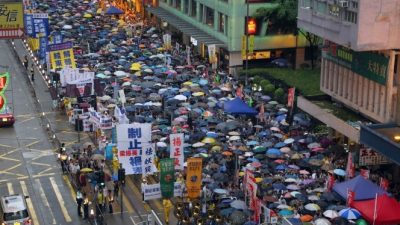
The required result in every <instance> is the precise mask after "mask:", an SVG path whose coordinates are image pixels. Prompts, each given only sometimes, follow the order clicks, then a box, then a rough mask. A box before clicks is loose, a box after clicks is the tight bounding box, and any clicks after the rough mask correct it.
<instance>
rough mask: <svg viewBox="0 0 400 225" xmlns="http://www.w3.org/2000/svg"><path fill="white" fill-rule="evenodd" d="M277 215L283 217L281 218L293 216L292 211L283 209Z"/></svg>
mask: <svg viewBox="0 0 400 225" xmlns="http://www.w3.org/2000/svg"><path fill="white" fill-rule="evenodd" d="M279 215H280V216H283V217H290V216H292V215H293V211H292V210H289V209H283V210H281V211H279Z"/></svg>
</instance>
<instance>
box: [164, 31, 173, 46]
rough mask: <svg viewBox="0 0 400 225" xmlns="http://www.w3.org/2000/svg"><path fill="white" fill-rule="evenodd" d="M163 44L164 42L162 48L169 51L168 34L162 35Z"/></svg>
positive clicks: (169, 36) (169, 41) (169, 37)
mask: <svg viewBox="0 0 400 225" xmlns="http://www.w3.org/2000/svg"><path fill="white" fill-rule="evenodd" d="M163 42H164V48H165V49H167V50H168V49H171V47H172V45H171V35H170V34H164V35H163Z"/></svg>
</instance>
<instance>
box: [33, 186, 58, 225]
mask: <svg viewBox="0 0 400 225" xmlns="http://www.w3.org/2000/svg"><path fill="white" fill-rule="evenodd" d="M35 182H36V185H37V187H38V188H39V193H40V197H41V198H42V202H43V203H44V205H45V206H46V207H47V208H48V210H49V211H50V215H51V218H52V219H53V220H52V221H53V224H57V223H56V219H55V218H54V214H53V211H52V210H51V207H50V204H49V201H48V200H47V198H46V194H45V193H44V190H43V187H42V184H41V183H40V180H39V179H36V180H35Z"/></svg>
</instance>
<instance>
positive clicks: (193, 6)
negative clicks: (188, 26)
mask: <svg viewBox="0 0 400 225" xmlns="http://www.w3.org/2000/svg"><path fill="white" fill-rule="evenodd" d="M190 5H191V6H190V16H192V17H194V18H196V16H197V2H196V1H195V0H190Z"/></svg>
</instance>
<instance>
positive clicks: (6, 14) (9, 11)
mask: <svg viewBox="0 0 400 225" xmlns="http://www.w3.org/2000/svg"><path fill="white" fill-rule="evenodd" d="M18 28H24V9H23V6H22V2H0V29H18Z"/></svg>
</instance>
